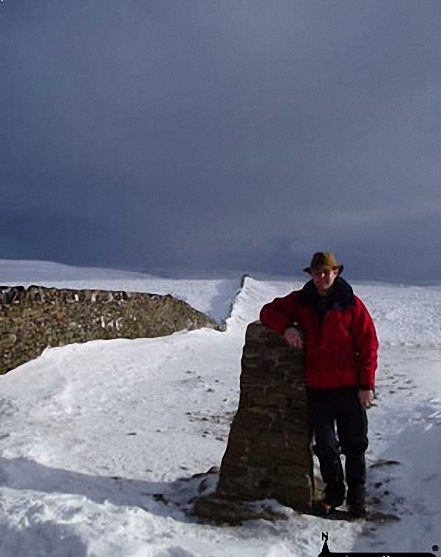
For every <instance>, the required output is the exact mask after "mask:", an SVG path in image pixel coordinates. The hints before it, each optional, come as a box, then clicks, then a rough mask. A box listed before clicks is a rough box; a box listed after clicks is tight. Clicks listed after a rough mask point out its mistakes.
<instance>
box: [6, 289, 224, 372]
mask: <svg viewBox="0 0 441 557" xmlns="http://www.w3.org/2000/svg"><path fill="white" fill-rule="evenodd" d="M200 327H211V328H217V324H216V322H215V321H214V320H213V319H211V318H209V317H208V316H206V315H204V314H203V313H201V312H199V311H197V310H195V309H194V308H192V307H191V306H189V305H188V304H187V303H186V302H183V301H181V300H177V299H176V298H173V296H170V295H167V296H159V295H156V294H140V293H126V292H122V291H120V292H111V291H104V290H70V289H61V290H59V289H56V288H45V287H42V286H30V287H29V288H27V289H25V288H23V287H21V286H17V287H7V286H2V287H0V354H1V359H0V374H4V373H6V372H7V371H9V370H11V369H14V368H15V367H17V366H19V365H21V364H23V363H25V362H27V361H29V360H31V359H33V358H36V357H37V356H39V355H40V354H41V353H42V351H43V350H44V349H45V348H46V347H47V346H63V345H66V344H71V343H76V342H87V341H89V340H98V339H115V338H144V337H158V336H164V335H169V334H171V333H174V332H176V331H180V330H183V329H197V328H200Z"/></svg>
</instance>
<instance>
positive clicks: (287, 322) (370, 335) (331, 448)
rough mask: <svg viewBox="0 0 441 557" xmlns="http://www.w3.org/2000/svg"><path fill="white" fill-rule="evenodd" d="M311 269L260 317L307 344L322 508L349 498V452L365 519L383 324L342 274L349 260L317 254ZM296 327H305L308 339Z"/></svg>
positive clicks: (355, 496)
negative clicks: (370, 421) (378, 326)
mask: <svg viewBox="0 0 441 557" xmlns="http://www.w3.org/2000/svg"><path fill="white" fill-rule="evenodd" d="M304 271H305V272H307V273H309V274H310V275H311V279H312V280H310V281H309V282H307V283H306V284H305V285H304V287H303V288H302V289H301V290H298V291H295V292H292V293H291V294H288V296H285V297H284V298H276V299H275V300H274V301H272V302H271V303H269V304H267V305H265V306H264V307H263V308H262V311H261V313H260V320H261V321H262V323H264V324H265V325H266V326H267V327H269V328H270V329H272V330H273V331H275V332H276V333H279V334H281V335H283V337H284V338H285V340H286V341H287V343H288V344H289V345H290V346H293V347H295V348H302V347H303V345H304V348H305V380H306V386H307V394H308V406H309V415H310V421H311V425H312V429H313V433H314V438H315V446H314V451H315V453H316V455H317V457H318V459H319V463H320V472H321V475H322V478H323V481H324V483H325V492H324V499H323V500H322V501H321V502H320V504H319V506H320V509H321V511H322V512H324V513H326V514H327V513H329V512H331V511H332V510H334V509H335V508H336V507H339V506H340V505H342V504H343V502H344V499H345V495H346V486H345V481H344V479H345V478H344V474H343V468H342V463H341V460H340V450H341V452H342V453H343V454H344V455H345V457H346V462H345V476H346V484H347V503H348V506H349V511H350V512H351V514H352V515H353V516H356V517H362V516H365V515H366V505H365V483H366V461H365V451H366V449H367V446H368V437H367V417H366V409H367V408H369V407H370V406H371V405H372V402H373V399H374V386H375V382H374V379H375V371H376V367H377V351H378V340H377V335H376V332H375V326H374V323H373V321H372V318H371V316H370V314H369V312H368V310H367V309H366V307H365V306H364V305H363V303H362V301H361V300H360V299H359V298H358V297H357V296H355V295H354V293H353V290H352V288H351V286H350V285H349V284H348V283H347V282H346V281H345V280H344V279H343V278H342V277H341V276H340V275H341V273H342V271H343V265H339V264H338V263H337V261H336V259H335V257H334V255H333V254H332V253H330V252H325V253H323V252H319V253H316V254H314V256H313V258H312V261H311V265H310V266H309V267H307V268H306V269H304ZM296 326H299V327H300V329H301V330H302V331H303V335H304V341H303V337H302V335H301V333H300V332H299V331H298V329H297V328H296ZM335 426H337V434H338V438H337V435H336V431H335Z"/></svg>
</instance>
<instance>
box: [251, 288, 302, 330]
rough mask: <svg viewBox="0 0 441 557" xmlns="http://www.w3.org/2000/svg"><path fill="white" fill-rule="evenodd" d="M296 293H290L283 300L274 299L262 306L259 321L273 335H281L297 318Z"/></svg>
mask: <svg viewBox="0 0 441 557" xmlns="http://www.w3.org/2000/svg"><path fill="white" fill-rule="evenodd" d="M296 297H297V293H296V292H291V294H288V296H285V297H284V298H275V299H274V300H273V301H272V302H270V303H269V304H266V305H265V306H263V308H262V310H261V312H260V320H261V321H262V323H263V324H264V325H266V326H267V327H268V328H269V329H271V330H272V331H274V332H275V333H279V334H283V333H284V332H285V330H286V329H287V328H288V327H289V326H290V325H291V324H292V322H293V321H294V320H295V319H296V318H297V302H296Z"/></svg>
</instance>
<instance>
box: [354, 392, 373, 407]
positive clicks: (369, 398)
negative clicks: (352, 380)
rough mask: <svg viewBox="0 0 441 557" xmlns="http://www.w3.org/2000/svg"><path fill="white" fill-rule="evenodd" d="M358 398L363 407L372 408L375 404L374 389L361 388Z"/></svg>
mask: <svg viewBox="0 0 441 557" xmlns="http://www.w3.org/2000/svg"><path fill="white" fill-rule="evenodd" d="M358 398H359V400H360V404H361V405H362V407H363V408H370V407H371V406H373V405H374V391H372V390H365V389H360V390H359V391H358Z"/></svg>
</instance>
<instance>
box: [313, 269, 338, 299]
mask: <svg viewBox="0 0 441 557" xmlns="http://www.w3.org/2000/svg"><path fill="white" fill-rule="evenodd" d="M311 277H312V282H313V283H314V284H315V287H316V288H317V291H318V293H319V294H327V293H328V291H329V289H330V288H331V286H332V285H333V284H334V281H335V279H336V278H337V277H338V269H331V270H330V271H328V270H324V269H322V270H317V271H313V272H312V273H311Z"/></svg>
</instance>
